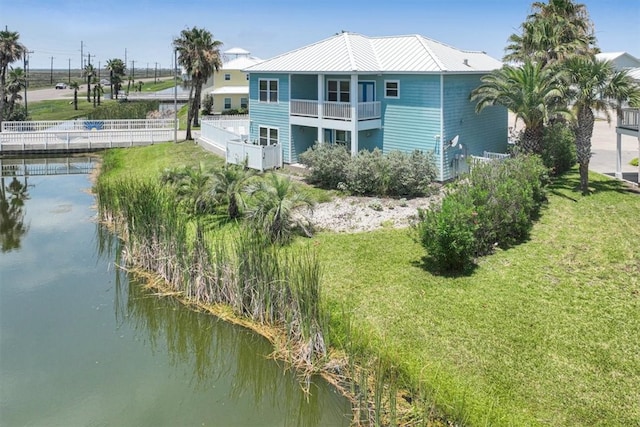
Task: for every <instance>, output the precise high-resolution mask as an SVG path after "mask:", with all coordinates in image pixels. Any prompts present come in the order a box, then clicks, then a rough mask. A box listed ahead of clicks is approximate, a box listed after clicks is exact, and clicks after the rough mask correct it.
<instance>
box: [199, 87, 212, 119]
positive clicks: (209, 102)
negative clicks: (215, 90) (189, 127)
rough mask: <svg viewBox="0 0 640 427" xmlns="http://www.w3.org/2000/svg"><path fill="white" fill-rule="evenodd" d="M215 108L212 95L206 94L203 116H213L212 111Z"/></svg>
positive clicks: (203, 101) (203, 102)
mask: <svg viewBox="0 0 640 427" xmlns="http://www.w3.org/2000/svg"><path fill="white" fill-rule="evenodd" d="M212 108H213V95H211V94H210V93H208V94H206V95H205V97H204V99H203V100H202V114H203V115H205V116H206V115H207V114H211V109H212Z"/></svg>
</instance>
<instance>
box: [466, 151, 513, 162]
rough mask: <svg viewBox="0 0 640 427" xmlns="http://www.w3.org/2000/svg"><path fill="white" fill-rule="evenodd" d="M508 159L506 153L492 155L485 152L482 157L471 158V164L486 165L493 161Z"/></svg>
mask: <svg viewBox="0 0 640 427" xmlns="http://www.w3.org/2000/svg"><path fill="white" fill-rule="evenodd" d="M509 157H510V155H509V154H506V153H494V152H491V151H485V152H484V153H483V154H482V156H471V159H472V164H473V163H486V162H491V161H495V160H504V159H508V158H509Z"/></svg>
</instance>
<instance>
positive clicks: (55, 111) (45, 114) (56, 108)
mask: <svg viewBox="0 0 640 427" xmlns="http://www.w3.org/2000/svg"><path fill="white" fill-rule="evenodd" d="M81 95H82V94H81V93H80V92H78V109H77V110H75V109H74V108H73V93H72V94H71V98H68V99H51V100H46V101H37V102H30V103H29V117H31V120H35V121H38V120H72V119H75V118H78V117H86V115H87V114H89V113H90V112H91V111H93V98H91V99H92V102H87V98H86V95H87V94H86V92H85V93H84V97H83V96H81ZM101 102H102V104H105V103H108V102H115V101H111V100H108V101H105V100H104V99H103V100H102V101H101Z"/></svg>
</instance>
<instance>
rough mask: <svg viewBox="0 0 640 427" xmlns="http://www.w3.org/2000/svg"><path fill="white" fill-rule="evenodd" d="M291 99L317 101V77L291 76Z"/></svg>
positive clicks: (306, 75) (307, 75) (308, 75)
mask: <svg viewBox="0 0 640 427" xmlns="http://www.w3.org/2000/svg"><path fill="white" fill-rule="evenodd" d="M291 99H311V100H317V99H318V76H316V75H310V74H293V75H291Z"/></svg>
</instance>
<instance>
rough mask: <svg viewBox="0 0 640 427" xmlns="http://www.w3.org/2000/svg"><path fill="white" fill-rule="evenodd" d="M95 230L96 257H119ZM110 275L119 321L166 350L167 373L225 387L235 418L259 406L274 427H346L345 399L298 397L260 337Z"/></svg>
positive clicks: (313, 393)
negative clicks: (273, 416)
mask: <svg viewBox="0 0 640 427" xmlns="http://www.w3.org/2000/svg"><path fill="white" fill-rule="evenodd" d="M97 229H98V231H97V235H98V239H97V241H98V249H99V252H100V253H101V254H102V255H103V256H109V255H108V254H111V255H110V256H111V257H112V258H111V259H113V254H114V252H115V253H120V247H119V243H118V240H117V239H115V238H114V237H113V235H112V234H110V233H109V232H108V231H106V230H105V229H104V227H102V226H100V225H98V226H97ZM115 274H116V277H115V284H116V285H115V298H114V304H115V307H114V308H115V315H116V319H117V321H118V322H119V323H120V324H121V325H122V324H125V323H126V324H127V325H128V326H129V327H130V328H131V329H132V330H135V331H136V333H137V334H139V336H140V337H141V339H143V340H145V341H146V342H148V344H149V345H150V346H151V348H152V350H153V352H154V353H155V352H162V351H166V352H167V353H168V355H169V360H170V364H171V366H172V368H174V369H175V370H176V371H180V372H182V373H183V375H185V376H186V377H187V378H188V380H189V382H190V384H191V385H192V386H193V388H194V390H202V391H204V390H205V389H208V388H210V387H221V388H222V387H224V388H226V390H227V398H228V399H229V400H231V401H233V402H234V403H233V404H234V406H235V408H236V409H235V410H236V411H239V415H236V417H238V416H240V417H241V416H242V415H241V414H242V412H243V411H242V408H247V412H248V411H249V410H250V411H254V410H255V408H260V407H262V408H268V409H265V410H267V411H269V412H270V413H272V414H275V413H280V414H282V415H281V417H282V418H280V421H279V424H278V425H282V419H284V420H285V421H284V425H292V426H293V425H295V426H320V425H345V426H347V425H349V417H348V414H349V412H350V408H349V406H348V404H347V402H346V400H345V399H343V398H342V397H340V396H338V395H337V393H336V392H335V391H334V390H333V389H332V388H331V387H330V386H329V385H328V384H327V383H326V382H324V381H323V380H321V379H320V378H318V379H317V381H316V382H315V383H312V384H311V387H310V394H308V395H307V394H305V393H303V392H302V388H301V385H300V383H299V382H298V381H297V379H296V375H295V373H294V372H292V371H291V370H287V369H286V367H285V366H282V364H280V363H278V362H276V361H274V360H271V359H268V358H267V355H268V354H269V353H270V352H271V345H270V344H269V342H268V341H267V340H266V339H264V338H263V337H261V336H259V335H257V334H255V333H253V332H251V331H249V330H247V329H244V328H241V327H238V326H235V325H230V324H228V323H226V322H224V321H221V320H219V319H217V318H216V317H214V316H212V315H209V314H206V313H199V312H195V311H193V310H190V309H187V308H186V307H185V306H184V305H183V304H182V303H180V302H179V301H177V300H176V299H175V298H172V297H160V296H158V295H157V294H155V293H154V292H153V291H150V290H148V289H146V288H145V287H144V286H143V284H141V283H140V281H139V280H138V279H137V278H136V277H135V275H131V274H126V273H124V272H123V271H122V270H120V269H117V270H116V273H115ZM249 408H251V409H249ZM328 415H329V416H328ZM240 419H241V418H240ZM236 420H238V418H236ZM236 422H237V421H236Z"/></svg>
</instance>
